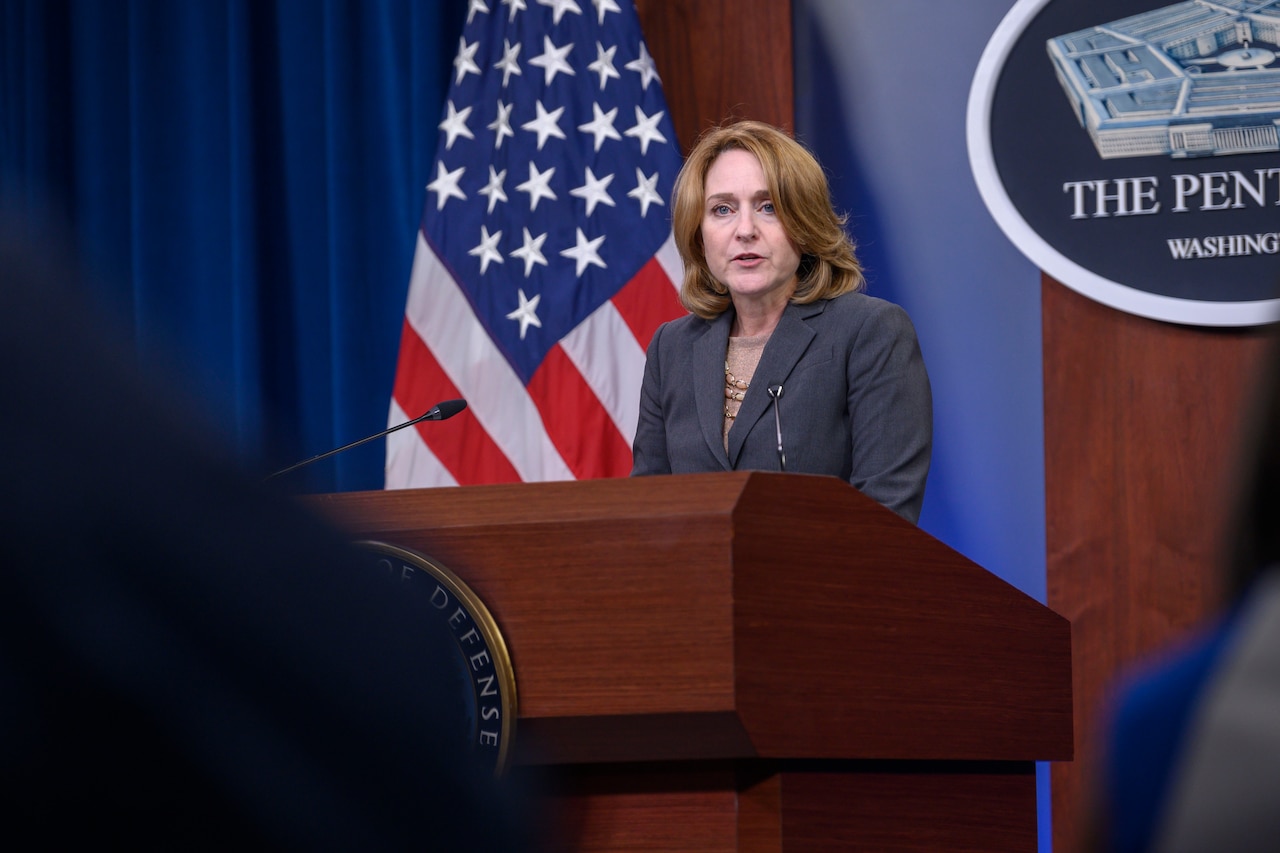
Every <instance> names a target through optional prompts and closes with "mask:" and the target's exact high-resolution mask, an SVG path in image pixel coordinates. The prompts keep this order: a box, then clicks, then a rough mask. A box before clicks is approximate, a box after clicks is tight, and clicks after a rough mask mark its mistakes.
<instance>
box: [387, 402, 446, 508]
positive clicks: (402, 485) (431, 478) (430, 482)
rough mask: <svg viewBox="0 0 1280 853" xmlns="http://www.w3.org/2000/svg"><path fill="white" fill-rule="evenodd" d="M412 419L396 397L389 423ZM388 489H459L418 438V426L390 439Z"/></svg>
mask: <svg viewBox="0 0 1280 853" xmlns="http://www.w3.org/2000/svg"><path fill="white" fill-rule="evenodd" d="M407 420H410V418H409V416H408V415H406V414H405V413H404V410H403V409H401V408H400V404H399V403H397V402H396V401H395V398H394V397H393V398H392V400H391V412H390V413H389V414H388V415H387V423H389V424H391V425H392V426H395V425H396V424H402V423H404V422H405V421H407ZM386 466H387V467H386V487H387V488H388V489H408V488H416V487H424V488H425V487H433V486H456V485H458V481H457V480H455V479H454V478H453V475H452V474H450V473H449V469H447V468H445V467H444V465H442V464H441V463H440V460H439V459H438V458H436V455H435V454H434V453H432V452H431V448H429V447H427V445H426V443H425V442H424V441H423V440H422V436H420V435H418V431H417V428H416V427H409V428H408V429H402V430H398V431H396V432H393V433H391V435H389V436H387V463H386Z"/></svg>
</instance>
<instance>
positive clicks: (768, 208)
mask: <svg viewBox="0 0 1280 853" xmlns="http://www.w3.org/2000/svg"><path fill="white" fill-rule="evenodd" d="M760 212H761V213H773V202H771V201H766V202H765V203H764V204H762V205H760Z"/></svg>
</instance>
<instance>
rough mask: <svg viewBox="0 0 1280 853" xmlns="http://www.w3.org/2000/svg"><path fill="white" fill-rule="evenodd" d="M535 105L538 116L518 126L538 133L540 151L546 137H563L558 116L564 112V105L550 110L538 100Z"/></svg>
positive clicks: (545, 141) (545, 142)
mask: <svg viewBox="0 0 1280 853" xmlns="http://www.w3.org/2000/svg"><path fill="white" fill-rule="evenodd" d="M536 106H537V109H538V117H537V118H535V119H534V120H533V121H526V122H525V123H524V124H522V125H520V128H521V130H528V131H532V132H533V133H536V134H537V135H538V150H539V151H541V150H542V146H544V145H546V144H547V139H548V137H552V136H554V137H555V138H556V139H564V131H563V130H561V129H560V116H561V115H563V114H564V107H557V108H556V109H554V110H552V111H551V112H547V109H546V107H544V106H542V101H538V103H537V104H536Z"/></svg>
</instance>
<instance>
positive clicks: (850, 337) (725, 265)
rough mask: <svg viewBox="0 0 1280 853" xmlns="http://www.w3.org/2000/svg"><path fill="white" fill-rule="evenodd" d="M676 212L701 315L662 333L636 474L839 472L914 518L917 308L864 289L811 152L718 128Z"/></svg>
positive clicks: (920, 476) (678, 193)
mask: <svg viewBox="0 0 1280 853" xmlns="http://www.w3.org/2000/svg"><path fill="white" fill-rule="evenodd" d="M672 220H673V230H674V233H675V240H676V245H677V247H678V248H679V251H680V257H681V260H683V262H684V280H683V282H682V285H681V289H680V300H681V302H682V303H683V304H684V306H685V307H686V308H687V309H688V310H689V311H690V312H691V313H690V314H689V315H687V316H685V317H682V318H680V319H677V320H673V321H671V322H669V323H666V324H664V325H663V326H662V327H660V328H659V329H658V331H657V332H656V333H655V334H654V336H653V340H652V342H651V343H650V344H649V349H648V354H647V358H646V363H645V375H644V383H643V386H642V389H641V394H640V418H639V424H638V427H637V430H636V438H635V443H634V445H633V448H632V451H633V456H634V467H633V469H632V472H631V473H632V475H633V476H636V475H645V474H680V473H695V472H706V471H726V470H764V471H780V470H781V471H793V472H801V473H808V474H828V475H832V476H836V477H840V478H842V479H845V480H847V481H848V482H849V483H851V484H852V485H853V486H854V487H855V488H857V489H859V490H860V491H862V492H863V493H864V494H866V495H868V496H869V497H871V498H874V499H875V500H877V501H879V502H880V503H882V504H884V505H885V506H887V507H888V508H890V509H892V510H893V511H894V512H897V513H898V514H899V515H901V516H903V517H904V518H907V519H909V520H911V521H913V522H914V521H916V520H917V519H918V518H919V515H920V505H921V503H922V501H923V500H924V486H925V479H926V477H927V475H928V473H929V458H930V452H931V448H932V443H933V404H932V395H931V392H930V388H929V377H928V374H927V373H926V372H925V366H924V360H923V359H922V357H921V354H920V347H919V344H918V342H917V340H916V334H915V329H914V327H913V326H912V324H911V320H910V319H909V318H908V317H907V314H906V312H905V311H903V310H902V308H900V307H899V306H897V305H894V304H892V303H889V302H886V301H884V300H881V299H876V298H874V297H871V296H867V295H866V294H865V293H863V292H862V290H863V289H864V287H865V283H864V280H863V276H862V268H861V266H860V265H859V263H858V260H857V258H856V257H855V255H854V249H853V243H852V241H851V240H850V239H849V236H848V234H846V233H845V231H844V227H843V226H844V222H845V217H843V216H841V215H839V214H837V213H836V211H835V210H834V209H833V208H832V204H831V193H830V189H829V187H828V185H827V179H826V175H825V174H824V172H823V170H822V167H821V165H819V163H818V162H817V160H816V159H815V158H814V157H813V155H812V154H810V153H809V151H808V150H807V149H805V148H804V147H803V146H802V145H800V144H799V143H798V142H796V141H795V140H794V139H792V138H791V137H790V136H788V135H787V134H786V133H784V132H783V131H781V130H779V129H777V128H775V127H772V126H770V125H767V124H762V123H759V122H752V121H744V122H739V123H737V124H732V125H729V126H726V127H721V128H717V129H714V130H711V131H709V132H708V133H706V134H705V135H703V137H702V138H701V139H700V140H699V142H698V144H697V146H696V147H695V148H694V150H693V152H692V153H691V154H690V155H689V158H688V160H687V161H686V162H685V165H684V168H683V169H682V170H681V172H680V176H679V177H678V178H677V180H676V185H675V190H674V192H673V199H672Z"/></svg>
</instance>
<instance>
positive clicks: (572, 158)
mask: <svg viewBox="0 0 1280 853" xmlns="http://www.w3.org/2000/svg"><path fill="white" fill-rule="evenodd" d="M584 7H585V8H584ZM436 150H437V154H436V161H435V163H434V168H433V174H432V176H431V182H430V183H429V184H427V198H426V204H425V208H424V212H423V217H422V223H421V227H420V228H419V232H418V241H417V248H416V251H415V255H414V263H413V272H412V275H411V280H410V283H409V297H408V305H407V307H406V309H405V320H404V328H403V332H402V337H401V344H400V357H399V364H398V367H397V371H396V381H395V389H394V392H393V399H392V402H391V412H390V416H389V419H388V420H389V425H391V426H394V425H396V424H400V423H403V422H404V421H406V420H409V419H411V418H413V417H415V416H417V415H419V414H422V413H423V412H426V411H427V410H428V409H429V408H431V406H432V405H434V404H435V403H437V402H439V401H441V400H447V399H452V398H456V397H461V398H463V399H465V400H467V402H468V404H469V408H468V409H467V410H466V411H464V412H463V413H462V414H461V415H458V416H457V417H454V418H452V419H451V420H449V421H445V422H441V423H435V422H428V423H424V424H419V425H417V426H416V427H415V428H413V429H406V430H400V431H398V432H395V433H392V435H391V436H390V438H389V440H388V443H387V462H386V486H387V488H405V487H412V486H441V485H453V484H460V485H468V484H474V483H495V482H513V481H520V480H524V481H533V480H565V479H586V478H593V477H615V476H625V475H626V474H627V473H628V471H629V470H630V468H631V440H632V438H633V437H634V435H635V429H636V418H637V414H638V409H639V396H640V381H641V377H642V374H643V370H644V351H645V347H646V346H647V345H648V343H649V340H650V338H651V337H652V335H653V332H654V331H655V330H656V329H657V327H658V325H659V324H660V323H661V322H663V321H664V320H668V319H671V318H673V317H677V316H680V315H681V314H683V313H684V309H683V308H681V306H680V304H679V302H678V299H677V288H678V286H679V281H680V269H681V267H680V259H679V255H678V254H677V252H676V250H675V245H674V243H673V242H672V239H671V226H670V215H669V210H668V204H669V201H670V196H671V187H672V183H673V181H674V180H675V176H676V173H677V172H678V171H679V168H680V153H679V148H678V145H677V142H676V137H675V133H674V131H673V129H672V124H671V120H670V117H669V115H668V111H667V106H666V102H665V100H664V99H663V96H662V86H661V82H660V80H659V78H658V74H657V72H656V69H655V67H654V63H653V59H652V57H651V56H650V55H649V52H648V49H647V48H646V47H645V43H644V41H643V39H642V38H641V35H640V23H639V20H638V18H637V16H636V11H635V8H634V6H633V5H632V4H631V2H629V0H470V2H469V8H468V11H467V22H466V26H465V29H464V30H463V34H462V36H461V39H460V41H459V44H458V52H457V54H456V56H455V57H454V61H453V79H452V83H451V86H450V90H449V95H448V99H447V102H446V104H445V109H444V116H443V118H442V120H441V122H440V135H439V140H438V142H437V149H436Z"/></svg>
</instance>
